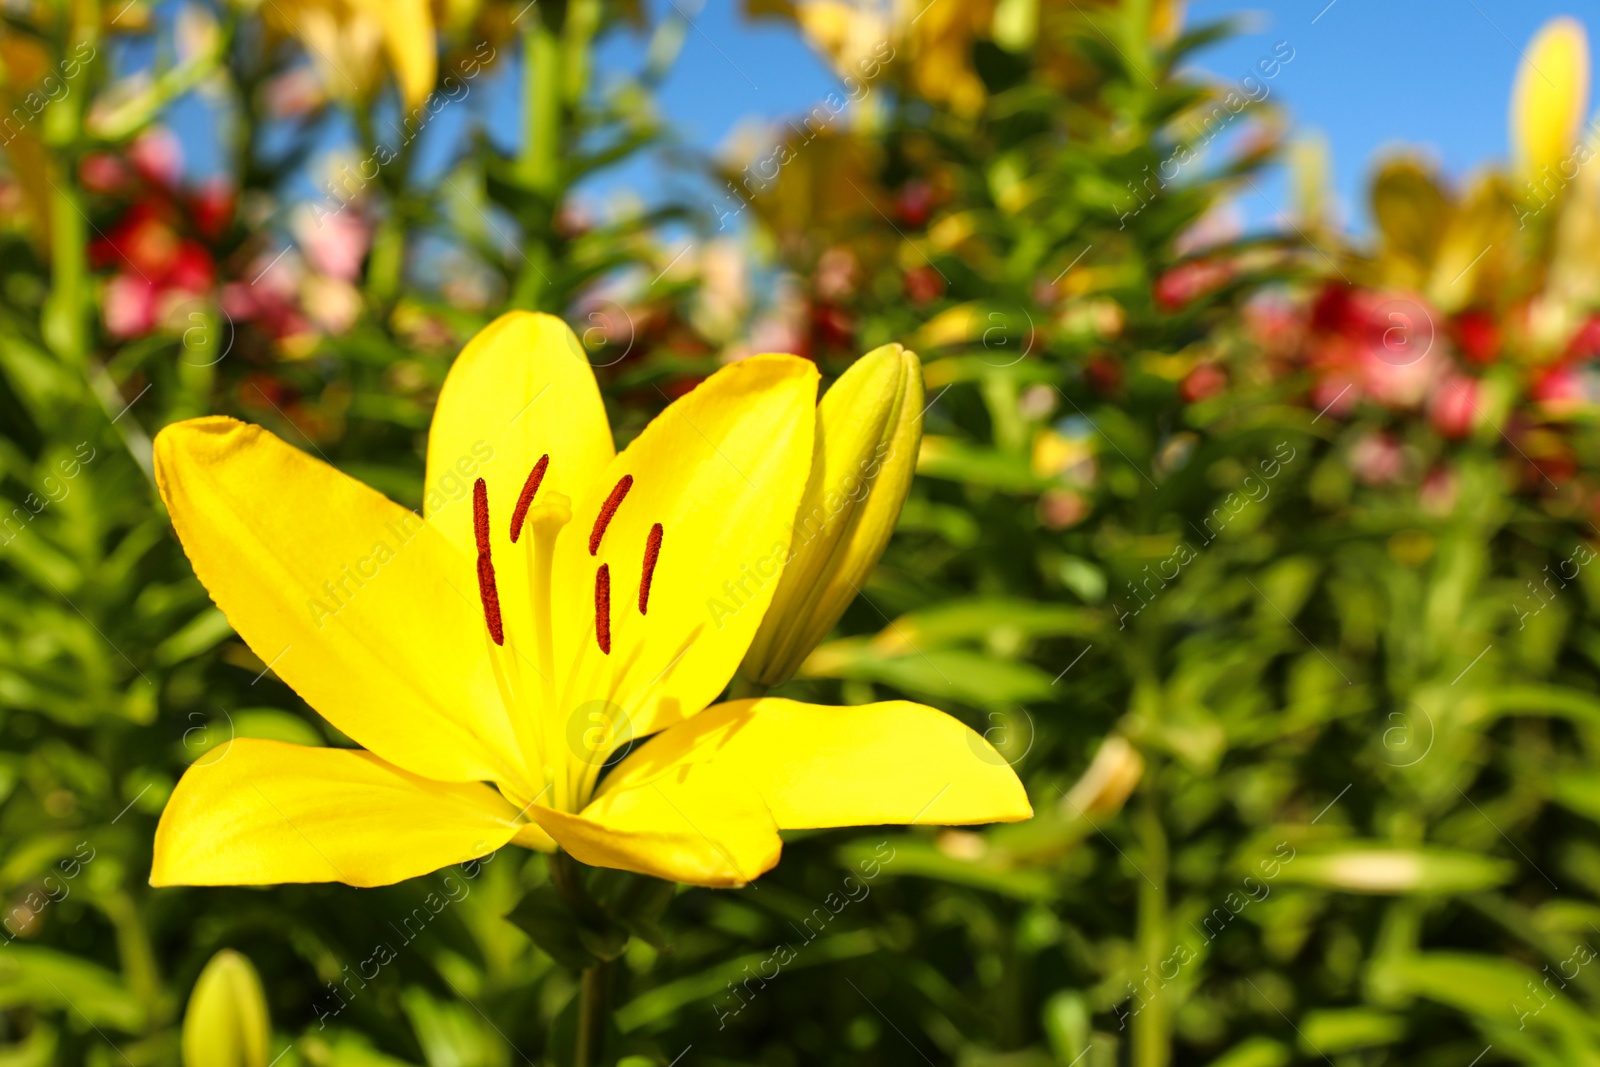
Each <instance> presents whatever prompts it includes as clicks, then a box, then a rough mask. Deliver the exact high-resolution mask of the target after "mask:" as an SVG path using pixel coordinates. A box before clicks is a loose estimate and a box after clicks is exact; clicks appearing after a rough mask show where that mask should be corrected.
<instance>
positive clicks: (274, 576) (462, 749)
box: [155, 417, 536, 796]
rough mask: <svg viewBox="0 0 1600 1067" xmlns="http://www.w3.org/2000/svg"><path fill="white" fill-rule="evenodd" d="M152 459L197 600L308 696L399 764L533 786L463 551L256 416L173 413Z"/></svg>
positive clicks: (465, 778)
mask: <svg viewBox="0 0 1600 1067" xmlns="http://www.w3.org/2000/svg"><path fill="white" fill-rule="evenodd" d="M155 460H156V481H157V483H158V484H159V485H160V488H161V496H162V499H163V500H165V501H166V503H167V509H168V510H169V511H170V512H171V514H172V523H173V526H174V527H175V528H176V529H177V531H178V538H179V540H181V541H182V542H183V549H184V551H185V552H186V553H187V554H188V556H189V561H190V563H192V564H193V565H194V570H195V573H196V574H197V575H199V577H200V581H201V582H202V583H203V584H204V585H205V587H206V589H207V591H209V592H210V594H211V599H212V600H214V601H215V602H216V604H217V606H218V607H219V608H221V609H222V612H223V614H224V615H226V616H227V617H228V621H229V622H230V623H232V624H233V627H234V629H235V630H237V631H238V632H239V636H241V637H243V638H244V639H245V641H246V642H247V643H248V644H249V645H250V647H251V649H253V650H254V651H255V653H256V655H258V656H260V657H261V659H262V661H263V662H265V663H266V664H267V665H268V667H269V668H270V669H271V670H272V671H273V672H274V673H275V674H276V675H277V676H278V677H279V678H282V679H283V680H284V682H286V683H288V685H289V686H290V687H291V688H293V689H294V690H295V692H297V693H299V694H300V696H301V697H302V698H303V699H304V700H305V701H306V703H308V704H310V705H311V706H312V707H313V708H315V709H316V710H317V711H318V712H319V713H320V714H321V715H322V716H323V717H324V718H326V719H327V720H328V721H329V722H331V723H333V725H335V726H337V727H338V728H339V729H340V730H341V731H343V732H344V733H346V734H348V735H349V736H350V737H352V738H354V739H355V740H356V742H357V743H358V744H360V745H362V746H363V747H365V748H368V749H370V750H372V751H373V752H374V753H376V754H377V755H378V756H380V757H382V758H383V759H385V760H388V761H389V762H391V763H395V764H397V765H399V766H401V767H404V768H406V769H407V770H409V771H412V772H413V773H416V774H421V775H423V776H425V777H428V778H435V779H439V780H441V781H458V782H469V781H470V782H477V781H485V780H488V781H498V782H505V783H508V784H520V788H519V792H521V793H523V795H527V796H532V795H533V793H534V792H536V788H530V786H529V783H530V782H531V781H532V779H531V778H530V776H529V775H528V774H527V771H526V769H525V767H524V766H523V765H522V763H521V761H520V759H519V757H518V755H517V753H518V752H519V749H518V747H517V743H516V738H515V735H514V734H513V732H512V730H511V725H510V722H509V720H508V719H507V717H506V712H505V705H504V703H503V702H502V701H501V699H500V695H499V693H498V691H497V690H496V688H495V683H494V679H493V676H492V675H491V673H490V670H489V661H488V656H487V651H486V644H485V637H484V632H485V631H484V624H483V618H482V609H481V608H480V606H479V603H478V593H477V587H476V581H477V579H476V569H475V563H474V560H473V559H472V557H470V556H467V555H464V554H462V553H460V552H458V551H456V550H455V549H454V548H452V547H451V546H450V545H449V544H447V543H446V542H445V540H444V538H443V537H442V536H441V535H440V534H439V532H438V531H437V530H435V529H433V527H432V526H431V525H429V524H427V523H424V522H422V520H420V519H419V518H418V517H417V516H416V515H415V514H413V513H412V512H410V511H407V510H406V509H405V508H402V507H400V506H399V505H398V504H395V503H393V502H391V501H389V500H387V499H385V498H384V497H383V496H382V495H381V494H379V493H377V492H374V491H373V490H371V489H369V488H367V487H366V486H364V485H362V484H361V483H360V482H357V481H355V480H354V479H352V478H349V477H347V476H346V475H344V474H341V473H340V472H339V471H337V470H335V469H333V468H332V467H330V466H328V465H327V464H325V463H322V462H320V461H318V460H315V459H313V458H311V457H310V456H308V455H306V454H305V453H303V452H301V451H299V450H298V449H295V448H291V447H290V446H288V445H287V444H285V443H284V442H283V441H281V440H279V439H278V438H276V437H274V436H273V435H272V434H270V433H268V432H267V431H265V430H263V429H261V428H260V427H259V426H250V425H247V424H245V423H242V422H237V421H235V420H233V419H228V418H220V417H212V418H203V419H191V420H189V421H188V422H180V423H177V424H175V425H173V426H169V427H167V428H166V429H165V430H163V431H162V432H161V433H160V434H159V435H158V436H157V438H156V442H155Z"/></svg>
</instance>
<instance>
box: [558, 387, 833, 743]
mask: <svg viewBox="0 0 1600 1067" xmlns="http://www.w3.org/2000/svg"><path fill="white" fill-rule="evenodd" d="M816 389H817V371H816V368H815V366H813V365H812V364H811V363H810V362H809V361H807V360H803V359H799V358H797V357H795V356H755V357H752V358H750V359H747V360H744V361H742V362H739V363H735V364H733V365H731V366H728V367H724V368H722V369H721V370H719V371H717V373H715V374H713V375H712V376H711V377H710V378H707V379H706V380H705V381H704V382H702V383H700V385H699V386H698V387H697V388H696V389H695V390H694V391H693V392H691V393H689V394H688V395H687V396H684V397H682V398H680V399H679V400H677V401H674V402H673V403H672V404H671V405H670V406H669V407H668V408H667V409H666V410H665V411H664V412H662V413H661V414H660V415H658V416H657V417H656V418H655V419H654V420H653V421H652V422H651V423H650V425H648V426H646V427H645V429H644V432H643V433H641V434H640V435H639V436H638V438H636V439H635V440H634V442H633V443H632V444H631V445H629V446H628V448H627V449H626V450H625V451H623V452H622V453H621V454H620V455H618V456H617V458H616V460H615V461H614V462H612V464H611V465H610V466H609V467H608V468H607V470H606V472H605V473H604V475H602V476H601V477H600V479H599V480H598V481H597V482H596V483H595V485H594V486H593V487H592V489H591V491H590V492H588V493H586V494H585V495H584V497H582V498H580V499H578V500H577V501H575V503H574V506H573V518H572V523H571V525H570V526H568V527H567V528H566V529H565V530H564V531H562V535H561V537H560V539H559V540H558V541H557V543H556V562H555V582H556V596H555V604H556V611H557V612H558V613H563V612H564V614H558V618H557V624H556V632H555V643H556V648H555V653H556V654H555V661H556V663H558V664H562V665H566V664H571V665H572V672H573V673H572V674H571V676H570V680H569V681H567V683H566V684H565V686H564V687H563V690H564V692H565V694H566V696H565V698H564V699H563V701H562V703H561V705H560V706H559V707H557V708H556V709H554V710H555V712H556V713H557V714H558V715H561V716H562V717H563V720H564V721H565V720H566V719H568V718H570V717H571V716H574V715H579V714H581V713H583V711H584V709H585V708H587V707H590V706H591V705H593V704H594V702H596V701H599V702H610V703H611V704H612V705H614V706H615V707H616V708H620V709H621V712H622V713H623V714H624V715H625V716H626V717H627V719H628V721H629V723H630V727H629V730H630V733H631V736H633V737H642V736H644V735H646V734H649V733H653V732H655V731H656V730H658V729H660V728H661V727H662V726H663V725H666V724H668V723H671V722H676V721H678V720H679V719H682V718H684V717H686V716H689V715H693V714H695V713H696V712H698V711H700V709H702V708H704V707H705V706H706V705H707V704H709V703H710V702H711V701H712V700H715V699H716V697H717V695H718V694H719V693H720V692H721V691H722V688H723V687H724V686H725V685H727V684H728V679H729V678H731V677H732V676H733V672H734V669H735V668H736V667H737V666H738V664H739V660H740V659H741V658H742V657H743V656H744V652H745V649H746V648H747V647H749V644H750V638H751V636H752V635H753V634H754V633H755V630H756V627H757V626H758V625H759V624H760V622H761V616H762V613H763V612H765V611H766V609H767V604H768V603H769V602H770V601H771V599H772V594H773V591H774V590H775V589H776V588H777V585H778V582H777V577H778V574H779V569H780V568H781V567H782V565H783V562H784V560H785V558H786V557H787V554H788V548H789V540H790V533H791V527H792V524H793V522H794V515H795V509H796V507H797V506H798V505H799V503H800V494H801V491H802V490H803V489H804V488H805V483H806V475H807V472H808V470H809V469H810V466H811V449H812V441H813V436H814V433H815V423H816V418H815V415H814V405H815V403H816ZM624 476H631V477H632V478H633V483H632V488H631V489H630V490H629V491H628V493H627V495H626V497H624V498H623V501H622V503H621V505H620V506H619V507H618V508H617V509H616V512H615V514H614V515H613V517H612V519H611V521H610V523H609V525H608V526H607V527H606V528H605V531H604V536H603V537H602V539H601V542H600V546H599V551H598V554H596V555H591V554H590V552H589V543H590V536H591V533H592V531H593V529H594V527H595V520H596V518H597V517H598V516H599V514H600V511H601V507H602V504H603V503H604V501H605V500H606V498H607V497H608V496H609V494H610V493H611V491H612V489H613V487H614V486H616V485H617V483H618V482H619V481H620V480H621V479H622V478H623V477H624ZM655 523H660V524H661V526H662V528H663V536H662V542H661V549H660V555H659V558H658V561H657V563H656V567H655V571H654V575H653V577H652V581H651V585H650V595H649V599H648V604H647V608H648V611H647V612H646V613H642V612H641V611H640V609H639V588H640V585H641V581H642V575H643V566H644V558H645V549H646V545H647V543H648V541H649V536H650V530H651V527H652V525H654V524H655ZM601 564H605V565H606V566H607V568H608V573H609V575H610V626H611V652H610V654H609V655H607V654H605V653H603V652H601V651H600V648H599V644H598V642H597V640H596V635H595V619H596V606H595V576H596V573H597V571H598V569H599V566H600V565H601ZM575 755H577V756H578V757H579V758H580V760H581V759H583V758H585V757H586V755H587V754H586V753H575Z"/></svg>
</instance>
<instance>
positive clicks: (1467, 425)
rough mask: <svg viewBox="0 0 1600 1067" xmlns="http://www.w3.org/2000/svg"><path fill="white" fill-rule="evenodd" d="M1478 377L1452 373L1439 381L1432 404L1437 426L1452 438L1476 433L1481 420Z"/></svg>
mask: <svg viewBox="0 0 1600 1067" xmlns="http://www.w3.org/2000/svg"><path fill="white" fill-rule="evenodd" d="M1478 392H1479V388H1478V380H1477V379H1476V378H1468V377H1466V376H1465V375H1455V374H1452V375H1450V376H1448V377H1446V378H1444V379H1443V380H1442V381H1440V382H1439V385H1438V387H1437V388H1435V389H1434V391H1433V397H1432V401H1431V403H1430V404H1429V406H1428V420H1429V421H1430V422H1432V423H1433V428H1434V429H1436V430H1438V431H1439V432H1440V433H1441V434H1443V435H1444V436H1446V437H1449V438H1451V439H1460V438H1462V437H1465V436H1467V435H1468V434H1469V433H1471V432H1472V428H1473V426H1475V425H1476V424H1477V421H1478Z"/></svg>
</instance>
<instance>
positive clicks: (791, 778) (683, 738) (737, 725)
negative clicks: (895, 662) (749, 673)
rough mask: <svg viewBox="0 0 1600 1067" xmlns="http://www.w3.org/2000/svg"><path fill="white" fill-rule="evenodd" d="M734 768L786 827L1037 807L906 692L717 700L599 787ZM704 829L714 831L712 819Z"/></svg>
mask: <svg viewBox="0 0 1600 1067" xmlns="http://www.w3.org/2000/svg"><path fill="white" fill-rule="evenodd" d="M705 773H711V774H713V775H723V774H727V775H735V776H737V777H738V778H739V779H740V780H742V781H743V782H745V783H746V784H748V785H749V786H750V787H751V788H752V789H754V790H756V791H757V792H758V793H759V794H760V795H761V798H762V799H763V800H764V801H765V802H766V805H767V807H768V808H769V809H770V810H771V811H772V817H773V818H774V819H775V820H776V821H777V824H778V827H779V829H783V830H799V829H814V828H820V827H830V826H873V825H878V824H883V823H917V824H920V825H926V826H961V825H969V824H974V823H990V822H1018V821H1020V820H1023V819H1027V818H1030V817H1031V816H1032V815H1033V808H1032V807H1031V806H1030V805H1029V804H1028V795H1027V792H1026V791H1025V790H1024V789H1023V788H1022V783H1021V782H1020V781H1018V780H1017V776H1016V774H1015V772H1013V771H1012V769H1011V768H1010V767H1009V766H1008V765H1007V764H1006V761H1005V760H1004V759H1003V758H1002V757H1001V756H1000V754H999V753H998V752H996V751H995V750H994V748H993V747H992V746H990V744H989V742H987V741H985V740H984V739H983V738H982V737H980V736H978V734H976V733H975V732H973V731H972V730H971V729H969V728H968V727H966V726H965V725H963V724H962V723H961V722H959V721H958V720H956V719H954V718H952V717H950V716H949V715H946V714H944V713H943V712H941V711H935V710H934V709H933V708H929V707H924V706H923V705H921V704H913V703H911V702H909V701H905V700H895V701H888V702H885V703H881V704H864V705H860V706H858V707H843V708H835V707H825V706H822V705H818V704H802V703H799V702H798V701H794V700H781V699H777V698H773V697H767V698H763V699H761V700H735V701H731V702H729V703H726V704H719V705H717V706H716V707H714V708H710V709H708V710H706V711H704V712H702V713H701V714H699V715H697V716H695V717H694V718H693V719H690V720H689V721H688V722H684V723H679V724H678V725H676V726H673V727H672V728H670V729H668V730H665V731H663V732H662V733H661V734H660V735H659V736H657V737H655V738H652V739H651V740H650V741H648V742H646V743H645V744H644V746H643V747H641V748H640V749H639V750H638V751H637V752H635V753H633V754H632V755H630V756H629V757H628V758H627V759H625V760H623V761H622V763H621V765H620V766H618V767H617V768H616V770H615V771H614V772H613V773H612V774H611V775H610V777H608V778H607V779H606V781H605V783H604V784H603V786H602V788H601V791H600V798H601V800H604V799H605V798H606V797H607V796H609V795H610V794H611V792H612V791H614V790H629V791H633V792H638V791H640V790H641V789H642V788H645V787H647V786H648V784H649V783H651V782H653V781H656V780H657V779H658V778H660V777H663V776H664V777H667V778H669V779H671V780H674V781H684V782H688V783H693V782H694V781H695V780H696V778H697V777H698V776H699V775H701V774H705ZM706 832H707V833H708V834H710V835H711V836H713V837H715V836H717V826H716V824H715V823H711V824H708V825H707V826H706Z"/></svg>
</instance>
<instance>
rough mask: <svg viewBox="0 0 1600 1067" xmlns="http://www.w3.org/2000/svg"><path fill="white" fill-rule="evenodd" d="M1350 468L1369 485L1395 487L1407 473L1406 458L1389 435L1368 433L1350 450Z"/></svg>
mask: <svg viewBox="0 0 1600 1067" xmlns="http://www.w3.org/2000/svg"><path fill="white" fill-rule="evenodd" d="M1350 467H1351V469H1352V470H1354V471H1355V474H1356V477H1357V478H1360V479H1361V480H1362V481H1363V482H1365V483H1366V484H1367V485H1393V484H1394V483H1396V482H1398V481H1399V480H1400V476H1401V474H1403V473H1404V471H1405V457H1404V455H1403V454H1402V453H1401V451H1400V443H1399V442H1398V441H1396V440H1395V439H1394V438H1393V437H1392V436H1390V435H1389V434H1386V433H1368V434H1363V435H1362V437H1361V439H1360V440H1359V441H1357V442H1356V444H1355V447H1354V448H1352V449H1351V450H1350Z"/></svg>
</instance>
